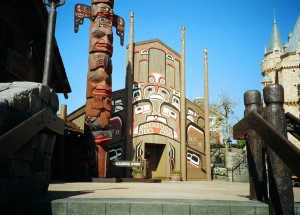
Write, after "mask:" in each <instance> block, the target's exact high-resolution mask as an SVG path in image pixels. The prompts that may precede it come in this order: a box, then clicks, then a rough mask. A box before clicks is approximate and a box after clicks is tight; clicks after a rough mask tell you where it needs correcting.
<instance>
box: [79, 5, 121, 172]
mask: <svg viewBox="0 0 300 215" xmlns="http://www.w3.org/2000/svg"><path fill="white" fill-rule="evenodd" d="M113 7H114V0H92V6H91V7H90V6H87V5H82V4H76V5H75V32H77V31H78V27H79V25H80V24H83V19H84V18H89V19H90V20H91V22H90V41H89V69H88V74H87V84H86V114H85V120H84V133H85V136H86V137H87V143H88V144H89V145H91V147H93V146H95V147H96V151H97V159H96V166H97V167H96V169H97V175H96V177H99V178H102V177H106V160H107V149H108V144H109V142H110V140H111V138H112V133H111V131H110V115H111V101H112V97H111V96H112V78H111V74H112V61H111V57H112V54H113V32H112V27H113V26H115V27H116V29H117V35H119V36H120V38H121V39H120V42H121V45H123V42H124V20H123V19H122V18H121V17H119V16H117V15H115V14H114V10H113ZM91 163H95V162H91Z"/></svg>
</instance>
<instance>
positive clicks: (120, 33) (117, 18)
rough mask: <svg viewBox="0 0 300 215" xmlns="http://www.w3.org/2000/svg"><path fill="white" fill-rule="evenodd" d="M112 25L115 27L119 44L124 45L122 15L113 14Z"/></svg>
mask: <svg viewBox="0 0 300 215" xmlns="http://www.w3.org/2000/svg"><path fill="white" fill-rule="evenodd" d="M113 26H114V27H116V29H117V35H118V36H119V37H120V43H121V46H123V45H124V27H125V21H124V19H123V18H122V17H120V16H118V15H114V21H113Z"/></svg>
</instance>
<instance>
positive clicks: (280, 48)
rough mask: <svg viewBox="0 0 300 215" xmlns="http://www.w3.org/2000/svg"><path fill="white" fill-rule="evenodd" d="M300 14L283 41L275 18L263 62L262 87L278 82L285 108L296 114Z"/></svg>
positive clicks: (299, 88)
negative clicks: (282, 88)
mask: <svg viewBox="0 0 300 215" xmlns="http://www.w3.org/2000/svg"><path fill="white" fill-rule="evenodd" d="M299 40H300V16H299V17H298V19H297V22H296V24H295V27H294V29H293V31H292V32H291V33H290V34H289V35H288V38H287V42H286V43H283V41H282V39H281V35H280V31H279V27H278V25H277V22H276V20H275V19H274V23H273V29H272V33H271V38H270V44H269V46H268V47H265V58H264V59H263V61H262V62H261V72H262V76H263V79H262V88H264V87H265V86H266V85H268V84H272V83H278V84H281V85H282V86H283V87H284V109H285V111H286V112H290V113H292V114H293V115H294V116H296V117H299V116H300V110H299V90H300V83H299V80H300V41H299ZM288 138H289V140H290V141H291V142H292V143H293V144H295V145H296V146H297V147H298V148H300V142H299V141H298V140H297V139H296V138H294V137H293V136H291V135H289V136H288Z"/></svg>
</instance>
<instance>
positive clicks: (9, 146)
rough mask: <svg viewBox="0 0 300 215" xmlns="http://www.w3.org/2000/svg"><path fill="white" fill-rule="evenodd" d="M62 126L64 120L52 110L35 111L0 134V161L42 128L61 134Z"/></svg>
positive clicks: (62, 132) (63, 125) (62, 131)
mask: <svg viewBox="0 0 300 215" xmlns="http://www.w3.org/2000/svg"><path fill="white" fill-rule="evenodd" d="M64 127H65V122H64V120H62V119H60V118H59V117H57V116H56V115H55V114H53V113H52V112H50V111H48V110H46V109H43V110H41V111H39V112H37V113H36V114H34V115H33V116H31V117H30V118H28V119H26V120H25V121H23V122H22V123H20V124H18V125H17V126H16V127H14V128H12V129H11V130H9V131H7V132H6V133H4V134H3V135H1V136H0V149H1V150H0V161H1V160H3V159H5V158H6V157H7V156H8V155H10V154H11V153H12V152H14V151H15V150H17V149H18V148H20V147H21V146H22V145H23V144H24V143H26V142H27V141H28V140H30V139H31V138H32V137H33V136H34V135H36V134H37V133H38V132H40V131H41V130H43V129H44V128H47V129H49V130H52V131H54V132H55V133H57V134H61V135H63V134H64Z"/></svg>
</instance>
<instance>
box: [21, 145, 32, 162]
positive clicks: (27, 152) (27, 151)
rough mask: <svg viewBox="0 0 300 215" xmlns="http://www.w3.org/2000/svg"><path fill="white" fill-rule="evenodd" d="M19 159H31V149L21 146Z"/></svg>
mask: <svg viewBox="0 0 300 215" xmlns="http://www.w3.org/2000/svg"><path fill="white" fill-rule="evenodd" d="M21 159H22V160H24V161H32V160H33V149H30V148H26V147H23V148H22V151H21Z"/></svg>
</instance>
